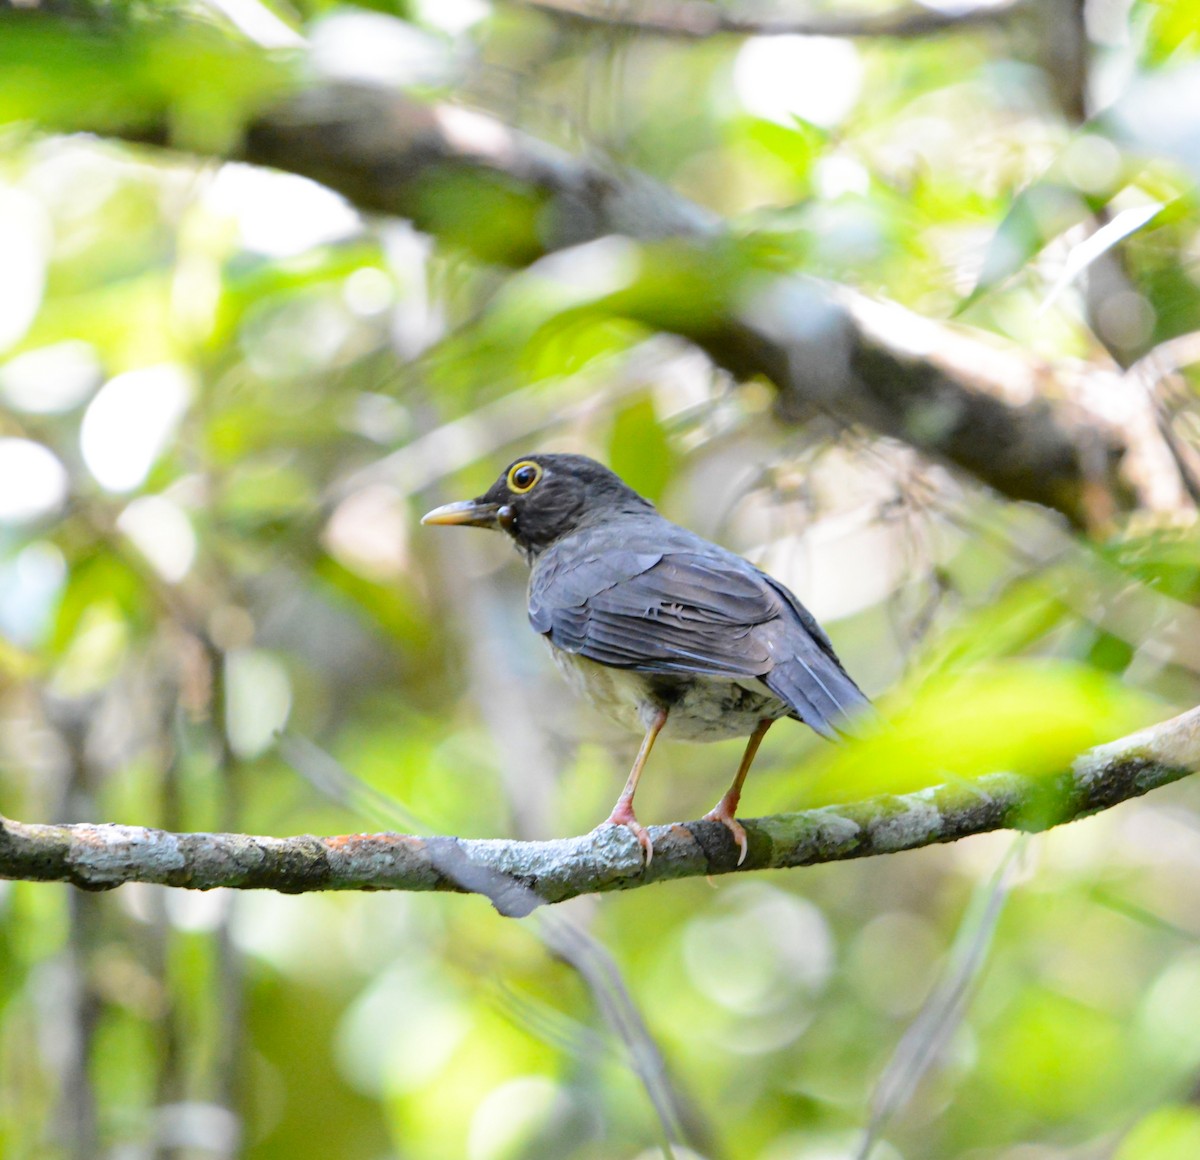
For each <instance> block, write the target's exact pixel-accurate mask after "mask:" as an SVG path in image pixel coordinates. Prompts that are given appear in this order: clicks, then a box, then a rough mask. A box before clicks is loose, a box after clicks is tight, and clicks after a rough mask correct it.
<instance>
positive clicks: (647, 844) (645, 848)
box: [604, 802, 654, 866]
mask: <svg viewBox="0 0 1200 1160" xmlns="http://www.w3.org/2000/svg"><path fill="white" fill-rule="evenodd" d="M604 824H605V825H609V826H624V827H625V828H626V829H627V830H628V831H629V832H630V833H631V834H633V836H634V837H635V838H637V840H638V844H639V845H640V846H641V847H642V854H643V855H644V862H643V865H645V866H649V865H650V863H651V861H652V860H653V858H654V843H653V842H652V841H651V840H650V831H649V830H647V829H646V827H645V826H643V825H642V823H641V822H639V821H638V820H637V818H636V817H635V816H634V813H633V808H632V807H631V806H630V805H629V804H628V803H621V802H618V803H617V806H616V808H615V809H614V810H613V812H612V813H611V814H609V816H608V817H607V818H606V819H605V823H604Z"/></svg>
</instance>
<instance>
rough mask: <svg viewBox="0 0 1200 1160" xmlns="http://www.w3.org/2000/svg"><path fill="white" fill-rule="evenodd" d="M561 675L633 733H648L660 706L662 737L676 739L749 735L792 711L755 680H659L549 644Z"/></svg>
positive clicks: (706, 738) (699, 739) (684, 678)
mask: <svg viewBox="0 0 1200 1160" xmlns="http://www.w3.org/2000/svg"><path fill="white" fill-rule="evenodd" d="M550 655H551V656H552V657H553V658H554V663H555V665H556V666H557V667H558V670H559V672H561V673H562V674H563V676H564V677H566V678H567V681H568V683H569V684H570V685H571V686H572V687H573V688H574V689H575V690H576V692H578V693H579V694H580V696H582V697H583V698H584V699H585V700H587V701H589V702H590V703H591V704H593V705H595V706H596V708H597V709H599V710H600V711H601V712H602V713H605V714H606V715H607V716H609V717H611V718H612V719H613V720H614V721H617V722H618V723H619V724H621V725H623V726H624V727H625V728H626V729H629V730H630V731H631V732H634V733H644V732H645V731H646V729H648V728H649V726H650V722H651V721H652V720H653V719H654V716H655V714H656V713H657V712H658V711H659V709H661V708H665V709H666V710H667V723H666V726H665V727H664V729H663V731H662V736H663V737H667V738H673V739H675V740H678V741H723V740H725V739H726V738H728V737H748V736H749V735H750V734H751V733H753V732H754V730H755V729H756V728H757V727H758V724H759V722H760V721H762V720H763V719H764V718H770V719H771V720H775V719H777V718H779V717H786V716H787V714H788V712H789V709H788V707H787V705H785V704H784V703H783V702H782V701H781V700H779V698H778V697H775V696H772V694H771V693H770V692H769V691H768V690H767V689H766V688H765V687H764V686H763V685H760V684H759V683H758V682H757V681H752V680H748V681H747V682H746V683H745V684H742V683H741V682H739V681H730V680H723V679H720V678H715V677H658V676H654V677H652V676H648V675H647V674H645V673H638V672H633V671H632V670H630V669H617V668H612V667H611V666H609V665H602V664H598V663H597V662H596V661H590V660H588V659H587V658H586V657H581V656H578V655H577V654H575V653H567V652H563V651H562V650H561V649H557V648H555V647H554V646H553V645H551V646H550Z"/></svg>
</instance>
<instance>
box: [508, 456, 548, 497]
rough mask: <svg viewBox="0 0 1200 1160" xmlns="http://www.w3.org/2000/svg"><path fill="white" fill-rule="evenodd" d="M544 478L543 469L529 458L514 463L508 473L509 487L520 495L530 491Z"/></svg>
mask: <svg viewBox="0 0 1200 1160" xmlns="http://www.w3.org/2000/svg"><path fill="white" fill-rule="evenodd" d="M541 478H542V469H541V468H540V467H539V466H538V465H537V464H536V463H533V462H531V461H530V460H528V459H525V460H522V461H521V462H520V463H514V464H513V466H512V469H511V470H510V471H509V473H508V488H509V490H510V491H515V492H516V493H517V494H518V495H521V494H523V493H524V492H527V491H529V489H530V488H531V487H533V485H534V484H535V483H537V481H538V480H539V479H541Z"/></svg>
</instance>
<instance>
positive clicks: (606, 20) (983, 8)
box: [525, 0, 1029, 39]
mask: <svg viewBox="0 0 1200 1160" xmlns="http://www.w3.org/2000/svg"><path fill="white" fill-rule="evenodd" d="M525 6H526V7H527V8H534V9H536V10H537V11H539V12H545V13H546V14H547V15H550V16H553V17H555V18H556V19H559V20H562V21H564V22H566V23H571V24H581V25H584V26H594V25H600V26H604V27H609V28H613V29H618V30H622V31H629V32H650V33H653V34H655V35H657V36H671V37H686V38H689V39H702V38H704V37H709V36H715V35H717V34H719V33H726V34H731V35H734V36H841V37H852V38H856V39H859V38H868V37H890V38H893V39H908V38H914V37H919V36H934V35H937V34H939V33H943V32H953V31H955V30H957V29H963V28H973V27H977V26H981V25H985V26H991V25H998V24H1002V23H1004V22H1005V21H1007V20H1008V19H1009V18H1010V17H1012V16H1013V15H1014V14H1015V13H1016V12H1018V11H1020V10H1021V9H1022V8H1025V7H1028V6H1029V5H1028V0H1006V2H1004V3H999V4H986V3H985V4H979V5H977V6H976V7H974V8H968V9H966V10H965V11H945V12H943V11H938V10H937V9H932V8H923V7H921V6H919V5H911V6H910V5H901V6H899V7H897V8H895V9H893V10H892V11H890V12H876V13H859V14H854V15H845V14H835V13H830V12H815V13H811V14H809V15H807V16H775V17H772V16H764V17H757V18H756V17H753V16H739V15H737V14H735V13H733V12H730V11H729V10H728V9H726V8H722V7H720V6H719V5H717V4H710V3H708V2H707V0H640V2H637V3H620V4H611V3H596V2H594V0H584V2H583V3H576V2H574V0H525Z"/></svg>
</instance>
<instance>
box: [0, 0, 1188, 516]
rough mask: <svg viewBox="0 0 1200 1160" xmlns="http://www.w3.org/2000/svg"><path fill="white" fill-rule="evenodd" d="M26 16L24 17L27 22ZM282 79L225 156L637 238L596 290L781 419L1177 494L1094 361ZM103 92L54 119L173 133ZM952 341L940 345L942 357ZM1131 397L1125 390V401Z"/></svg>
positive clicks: (529, 222) (1161, 452) (1115, 498)
mask: <svg viewBox="0 0 1200 1160" xmlns="http://www.w3.org/2000/svg"><path fill="white" fill-rule="evenodd" d="M33 19H40V18H33V17H30V18H29V19H28V20H27V21H26V23H29V21H30V20H33ZM6 23H7V21H0V70H2V66H3V64H4V63H5V60H6V59H7V57H6V56H5V50H4V48H3V44H4V37H3V32H4V26H5V24H6ZM44 23H49V24H50V25H53V23H54V22H53V21H49V22H44ZM94 39H99V38H94ZM137 43H138V42H137V41H136V39H133V38H130V37H126V38H124V39H121V38H112V39H110V40H106V41H104V44H105V46H106V52H107V56H106V60H107V65H106V68H107V72H108V73H109V74H111V75H120V73H121V71H122V70H121V67H120V66H121V63H122V61H123V60H124V55H123V54H126V53H127V54H128V56H129V61H130V67H131V68H132V67H133V66H134V65H135V64H136V63H137V62H138V61H139V60H140V59H141V57H140V56H139V55H138V48H137ZM127 45H129V46H131V47H126V46H127ZM18 47H20V45H19V44H18ZM91 47H92V49H94V48H95V45H94V44H93V45H92V46H91ZM48 55H49V54H46V53H42V54H40V55H39V54H33V55H32V56H30V55H29V54H28V52H26V53H25V54H24V55H19V59H18V58H13V59H14V62H15V63H19V65H20V68H21V69H23V70H25V71H26V72H27V71H28V70H30V69H35V70H36V69H38V68H42V67H45V68H49V66H48V65H47V66H42V65H41V64H39V60H40V59H41V57H42V56H48ZM93 55H94V53H93ZM89 59H90V58H89ZM298 85H299V82H298V80H297V79H296V78H295V77H293V78H292V91H291V92H290V95H289V96H287V97H286V98H285V99H283V100H281V101H277V102H276V103H275V104H274V105H273V106H271V107H270V108H267V109H265V110H264V111H262V112H260V113H259V114H258V115H257V116H256V117H254V118H252V119H251V121H250V123H249V124H248V125H247V127H246V130H245V133H244V136H243V140H242V141H241V143H240V145H238V146H236V147H232V148H229V149H227V150H226V151H225V155H226V156H230V157H236V158H238V159H240V160H243V161H247V162H250V163H252V164H256V165H264V166H270V167H273V168H278V169H283V170H287V171H290V172H293V173H298V174H301V175H303V176H305V177H309V178H312V179H314V180H317V181H320V182H322V183H324V184H325V185H327V186H329V187H330V188H331V189H335V190H337V191H338V192H340V193H342V194H344V195H345V196H346V197H347V198H349V199H350V200H351V201H352V202H354V203H355V204H356V205H358V206H359V207H361V208H362V209H365V210H368V211H374V212H379V213H386V214H396V215H399V216H402V217H406V218H408V219H410V220H411V221H412V222H413V223H414V224H415V225H416V226H417V228H419V229H421V230H423V231H425V232H427V233H430V234H432V235H434V236H436V237H438V238H440V239H442V240H443V241H447V242H449V243H451V244H453V245H457V246H461V247H463V248H465V249H467V250H469V251H470V252H473V253H474V254H475V255H476V256H477V257H479V258H481V259H483V260H484V261H487V262H494V263H500V264H505V265H513V266H520V265H527V264H529V263H531V262H533V261H535V260H537V259H538V258H540V257H543V256H545V255H547V254H550V253H553V252H556V251H559V250H563V249H566V248H568V247H571V246H575V245H579V244H581V243H584V242H588V241H593V240H595V239H597V238H600V237H604V236H607V235H611V234H621V235H625V236H628V237H630V238H633V239H636V240H637V241H639V242H642V243H644V244H645V245H646V246H647V253H646V256H645V262H644V267H645V269H646V270H647V271H648V272H649V273H648V278H649V279H650V281H651V283H652V286H651V292H650V293H649V294H648V296H647V295H643V297H642V298H640V299H639V298H638V297H637V296H636V295H634V294H633V293H630V294H627V295H624V296H623V297H622V296H620V295H614V300H613V301H611V302H606V303H601V304H598V305H599V306H604V307H607V308H609V309H611V310H613V312H614V313H616V312H618V311H621V310H623V311H624V312H625V313H626V315H627V316H628V317H631V318H633V319H635V320H637V321H640V322H642V323H643V324H645V325H646V326H648V327H651V328H656V329H660V330H665V331H670V332H673V333H676V334H679V335H681V336H682V337H684V338H687V339H689V340H691V341H692V342H694V343H696V344H697V345H698V346H700V347H701V348H703V349H704V350H705V351H706V352H707V353H708V354H709V356H710V357H711V358H712V359H713V360H714V361H715V362H716V363H717V364H718V365H720V366H722V367H724V368H726V369H728V370H729V371H730V372H731V373H733V374H734V375H735V376H738V377H740V378H751V377H756V376H761V377H763V378H765V379H768V380H769V381H770V382H772V383H773V384H774V385H775V386H776V387H777V389H778V390H779V392H780V399H781V408H780V413H781V415H782V416H783V417H784V418H786V419H790V420H791V421H794V422H799V421H803V420H804V419H806V418H808V417H809V416H810V415H811V414H812V413H813V412H814V411H821V412H826V413H829V414H832V415H833V416H834V417H836V418H837V419H838V420H839V421H841V422H844V423H848V424H862V425H864V426H867V427H870V428H872V429H874V430H876V431H879V432H881V433H883V434H886V435H890V436H893V437H895V438H898V439H901V440H903V441H905V442H907V443H909V444H910V445H911V446H913V447H915V448H917V449H918V450H920V451H922V452H924V453H925V454H927V455H929V456H932V457H934V458H936V459H940V460H942V461H945V462H947V463H950V464H953V465H955V466H957V467H959V468H960V469H962V470H964V471H966V472H968V473H969V474H971V475H972V476H974V477H975V478H977V479H979V480H980V481H981V482H983V483H984V484H986V485H987V486H989V487H991V488H993V489H995V490H996V491H998V492H1000V493H1001V494H1002V495H1005V496H1008V497H1010V498H1012V499H1018V500H1029V501H1033V502H1036V503H1039V504H1042V505H1044V506H1046V507H1050V508H1053V509H1056V510H1058V511H1060V512H1062V513H1063V514H1064V515H1066V516H1067V518H1068V519H1069V520H1070V521H1071V522H1072V523H1073V524H1074V525H1076V526H1077V527H1081V528H1096V527H1103V526H1104V525H1106V524H1107V523H1108V521H1109V520H1111V518H1112V517H1113V516H1114V515H1116V514H1117V513H1119V512H1123V511H1129V510H1131V509H1136V508H1141V509H1143V510H1163V509H1164V508H1165V509H1170V510H1173V509H1174V508H1176V507H1182V506H1187V503H1188V501H1187V498H1186V493H1185V489H1184V488H1183V486H1182V484H1181V483H1180V482H1179V478H1178V476H1179V472H1178V470H1177V468H1176V467H1175V466H1174V462H1175V461H1174V459H1173V457H1172V456H1171V455H1170V453H1169V448H1167V447H1166V446H1165V443H1164V440H1163V437H1162V433H1161V432H1160V431H1159V430H1158V429H1157V428H1156V427H1155V425H1154V423H1153V422H1151V421H1147V422H1130V421H1123V420H1119V419H1114V418H1113V417H1112V415H1111V414H1109V413H1106V411H1105V398H1106V397H1107V394H1109V393H1111V392H1105V391H1096V390H1095V387H1096V385H1097V381H1098V379H1099V378H1100V377H1102V376H1103V375H1104V374H1105V373H1106V372H1105V371H1104V370H1103V369H1101V368H1095V367H1089V368H1086V370H1087V373H1086V374H1084V375H1081V373H1080V368H1079V366H1078V364H1069V363H1065V362H1064V363H1062V364H1055V363H1047V362H1045V361H1043V360H1040V359H1036V358H1034V357H1032V356H1031V355H1029V354H1027V353H1026V352H1024V351H1021V350H1020V349H1019V348H1017V347H1014V346H1012V345H1011V344H1003V343H1001V342H1000V341H999V340H997V339H995V338H994V337H993V336H986V335H982V334H978V333H973V332H971V331H969V330H967V329H965V328H962V327H951V326H948V325H945V324H940V323H934V322H931V321H929V320H927V319H922V318H920V317H919V316H917V315H914V314H912V313H911V312H909V311H906V310H904V309H903V308H901V307H899V306H894V305H890V304H882V303H871V302H870V301H869V300H867V299H865V298H863V297H862V296H858V295H854V294H852V293H851V292H849V291H841V290H838V289H837V288H835V287H831V286H828V285H826V284H823V283H820V282H817V281H816V280H814V279H810V278H803V277H798V276H796V275H792V274H781V273H778V272H777V271H776V270H774V269H772V268H771V264H770V260H769V259H767V260H766V261H762V260H759V259H756V258H755V256H754V253H753V248H752V247H750V246H747V245H746V244H744V243H743V242H742V241H741V240H740V239H737V238H735V237H733V236H732V235H731V233H730V232H729V231H728V230H727V228H726V225H725V223H724V222H722V221H721V219H720V218H718V217H717V216H716V215H714V214H713V213H711V212H710V211H708V210H706V209H704V208H703V207H701V206H698V205H696V204H694V203H692V202H690V201H688V200H687V199H686V198H683V197H680V196H679V195H677V194H676V193H674V192H673V191H671V190H669V189H667V188H666V187H664V186H662V185H660V184H659V183H657V182H656V181H654V180H652V179H651V178H649V177H647V176H646V175H644V174H639V173H636V172H633V171H629V170H618V168H617V167H616V166H613V165H606V164H604V163H602V162H600V161H596V160H592V159H590V158H586V157H576V156H572V155H571V154H568V153H566V152H564V151H562V150H559V149H557V148H556V147H555V146H553V145H551V144H548V143H546V142H543V141H540V140H537V139H535V138H533V137H530V136H529V135H528V134H525V133H522V132H521V131H519V130H517V129H515V128H512V127H510V126H508V125H505V124H503V123H502V122H500V121H498V120H497V119H495V118H493V117H490V116H488V115H486V114H483V113H478V112H474V111H470V110H467V109H463V108H460V107H456V106H453V105H449V104H445V103H442V104H436V103H425V102H421V101H417V100H415V99H413V98H411V97H409V96H407V95H405V94H403V93H400V92H397V91H395V90H391V89H386V88H383V87H380V86H373V85H365V84H349V83H339V82H328V81H317V82H315V83H311V84H308V85H307V87H303V88H298V87H297V86H298ZM114 107H115V108H117V110H118V111H117V112H114V109H113V108H108V107H105V108H104V109H102V110H100V111H99V112H97V111H95V110H94V108H93V103H89V102H84V103H82V104H80V105H79V106H78V107H77V108H75V109H74V111H73V112H72V113H71V114H69V115H67V114H63V113H62V112H61V110H56V114H55V116H56V119H55V122H54V124H53V126H51V127H52V128H56V129H78V130H92V131H96V130H99V131H103V132H108V133H110V134H111V135H115V136H125V137H126V138H127V139H129V140H135V141H149V142H155V143H158V144H166V143H168V142H170V141H171V140H172V134H171V128H170V126H171V124H172V115H171V109H170V107H169V106H165V107H164V108H163V109H161V110H155V109H154V108H153V107H149V108H148V107H146V105H145V104H144V103H142V104H139V105H137V106H136V110H135V111H131V112H129V113H128V114H125V115H126V116H127V117H128V118H129V120H128V123H126V124H124V125H122V124H120V123H118V124H115V125H114V124H113V118H114V117H117V116H118V115H120V106H119V103H117V105H115V106H114ZM187 144H188V145H190V146H191V147H193V148H195V147H196V143H195V142H194V141H189V142H187ZM201 147H202V148H206V149H208V150H209V151H212V152H218V151H219V149H218V147H216V146H214V145H212V144H208V145H202V146H201ZM497 223H503V227H502V228H500V227H498V225H497ZM656 246H660V247H663V249H664V251H666V252H662V253H660V252H658V251H657V250H656V249H655V247H656ZM656 269H668V270H670V271H671V275H672V279H673V283H672V284H673V287H674V289H673V291H672V294H671V301H669V302H665V301H663V300H662V299H661V287H660V288H659V294H660V297H659V299H658V300H655V299H654V296H653V274H654V271H655V270H656ZM885 322H886V324H882V323H885ZM918 330H919V332H920V335H921V341H920V342H914V341H913V340H912V335H913V332H914V331H918ZM951 349H952V351H953V357H949V358H947V357H943V353H944V352H945V351H947V350H951ZM1081 380H1085V381H1081ZM1134 394H1135V393H1133V392H1129V391H1125V392H1122V394H1121V398H1122V400H1123V406H1124V405H1128V402H1129V399H1130V398H1131V397H1133V396H1134ZM1098 396H1099V397H1100V401H1099V402H1097V397H1098ZM1110 410H1111V408H1110ZM1121 413H1122V414H1124V413H1125V412H1124V410H1122V412H1121ZM1147 464H1150V465H1151V466H1150V467H1149V468H1147V466H1146V465H1147ZM1164 476H1169V477H1170V478H1169V479H1167V481H1166V486H1162V483H1163V479H1164ZM1147 478H1152V479H1154V480H1155V481H1156V484H1155V485H1154V486H1151V485H1149V484H1148V483H1147V482H1146V481H1147Z"/></svg>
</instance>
